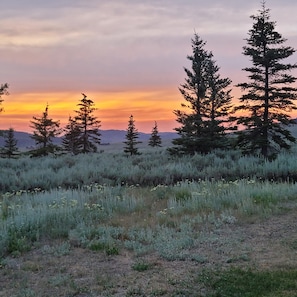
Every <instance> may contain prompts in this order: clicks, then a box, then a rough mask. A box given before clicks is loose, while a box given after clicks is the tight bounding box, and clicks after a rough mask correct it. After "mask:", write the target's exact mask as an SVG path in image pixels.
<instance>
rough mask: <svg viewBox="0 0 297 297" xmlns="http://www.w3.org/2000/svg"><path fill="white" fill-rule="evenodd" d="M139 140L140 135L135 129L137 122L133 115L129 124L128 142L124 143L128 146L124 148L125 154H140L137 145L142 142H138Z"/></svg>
mask: <svg viewBox="0 0 297 297" xmlns="http://www.w3.org/2000/svg"><path fill="white" fill-rule="evenodd" d="M138 138H139V133H138V130H137V129H136V127H135V121H134V119H133V115H131V116H130V119H129V122H128V129H127V133H126V141H124V143H125V144H126V146H125V147H124V152H125V153H128V154H130V155H131V156H132V155H139V154H140V153H139V152H138V149H137V147H136V145H137V144H139V143H141V141H137V139H138Z"/></svg>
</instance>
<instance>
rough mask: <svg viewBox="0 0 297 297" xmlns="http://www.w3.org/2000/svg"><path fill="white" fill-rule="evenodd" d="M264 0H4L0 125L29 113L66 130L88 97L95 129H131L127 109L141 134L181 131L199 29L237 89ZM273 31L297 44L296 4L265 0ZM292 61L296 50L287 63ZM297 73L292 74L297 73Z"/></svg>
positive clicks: (21, 122) (22, 127)
mask: <svg viewBox="0 0 297 297" xmlns="http://www.w3.org/2000/svg"><path fill="white" fill-rule="evenodd" d="M261 2H262V1H260V0H249V1H245V0H224V1H222V0H212V1H204V0H139V1H138V0H51V1H42V0H26V1H24V0H1V9H0V23H1V27H0V65H1V67H0V84H1V83H8V84H9V93H10V95H9V96H3V97H2V99H4V102H3V103H2V107H3V108H4V111H3V112H2V113H1V114H0V129H8V128H10V127H12V128H14V129H15V130H17V131H25V132H32V130H33V129H32V128H30V121H31V120H33V116H35V117H41V115H42V113H43V111H44V110H45V107H46V105H47V104H48V105H49V117H50V118H52V119H53V120H59V121H60V123H61V126H62V127H63V126H65V125H66V123H67V121H68V118H69V116H72V115H74V110H77V109H78V107H77V104H78V103H79V100H81V99H82V98H83V97H82V95H81V93H85V94H86V95H87V96H88V98H89V99H91V100H93V101H94V103H95V107H96V108H97V110H96V113H95V116H97V117H98V119H99V120H100V121H101V129H102V130H107V129H121V130H125V129H127V125H128V121H129V117H130V115H131V114H132V115H133V117H134V120H135V126H136V128H137V129H138V131H140V132H147V133H148V132H151V130H152V127H153V126H154V122H155V121H157V124H158V129H159V131H161V132H166V131H169V132H170V131H173V129H174V127H177V126H178V124H177V122H176V118H175V115H174V114H173V110H175V109H180V105H181V103H182V102H184V101H183V97H182V96H181V94H180V92H179V90H178V88H179V86H180V84H182V83H183V82H184V80H185V77H186V75H185V72H184V69H183V68H184V67H187V68H189V67H190V64H189V61H188V60H187V58H186V57H187V55H191V54H192V52H191V38H193V36H194V33H195V32H196V33H197V34H198V35H199V36H200V37H201V38H202V39H203V40H205V41H206V42H207V44H206V49H207V50H210V51H212V52H213V54H214V58H215V60H216V61H217V64H218V66H220V74H221V76H222V77H229V78H230V79H231V80H232V95H233V97H234V100H235V101H236V99H237V98H239V97H240V94H241V93H240V90H239V89H238V88H237V87H235V85H236V84H237V83H239V82H244V81H247V73H245V72H244V71H242V70H241V69H242V68H244V67H246V66H249V65H251V64H250V61H249V58H248V57H246V56H244V55H242V47H243V46H244V45H245V44H246V41H245V38H247V37H248V30H249V29H251V27H252V24H253V21H252V19H251V18H250V16H251V15H253V14H257V12H258V10H259V9H260V8H261ZM266 6H267V8H269V9H270V10H271V12H270V13H271V20H272V21H276V30H277V31H278V32H279V33H281V34H282V35H283V37H285V38H286V39H288V40H287V42H286V45H289V46H292V47H293V48H295V49H297V26H296V11H297V1H296V0H282V1H279V0H267V1H266ZM296 60H297V53H295V54H294V56H293V57H292V62H294V63H295V61H296ZM296 75H297V73H296Z"/></svg>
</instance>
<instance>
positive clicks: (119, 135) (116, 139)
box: [0, 129, 177, 149]
mask: <svg viewBox="0 0 297 297" xmlns="http://www.w3.org/2000/svg"><path fill="white" fill-rule="evenodd" d="M6 131H7V130H0V147H3V146H4V143H5V139H4V137H3V135H4V133H5V132H6ZM100 133H101V137H100V138H101V144H102V145H107V144H114V143H122V142H124V141H125V136H126V133H127V131H126V130H115V129H110V130H100ZM138 133H139V134H138V135H139V138H138V140H139V141H148V140H149V138H150V136H151V134H150V133H144V132H138ZM159 135H160V137H161V139H162V140H172V139H174V138H176V137H177V133H175V132H159ZM31 136H32V133H28V132H21V131H14V137H15V139H16V140H17V146H18V148H20V149H23V148H27V149H32V148H35V141H34V140H33V139H32V138H31ZM61 142H62V137H56V138H54V141H53V143H54V144H57V145H60V144H61Z"/></svg>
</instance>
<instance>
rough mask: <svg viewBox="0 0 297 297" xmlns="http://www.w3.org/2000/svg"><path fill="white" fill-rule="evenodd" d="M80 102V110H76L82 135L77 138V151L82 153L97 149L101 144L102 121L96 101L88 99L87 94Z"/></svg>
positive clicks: (76, 120)
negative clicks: (96, 113)
mask: <svg viewBox="0 0 297 297" xmlns="http://www.w3.org/2000/svg"><path fill="white" fill-rule="evenodd" d="M82 95H83V98H82V99H81V100H80V103H79V104H78V106H79V110H76V111H75V112H76V114H77V115H76V117H75V124H76V125H77V127H76V129H79V130H80V136H79V137H78V139H77V143H76V144H77V151H78V152H80V153H89V152H96V151H97V144H100V141H101V139H100V136H101V133H100V131H99V128H100V126H101V125H100V123H101V121H99V120H98V119H97V117H96V116H94V112H95V110H97V109H96V108H95V107H94V105H95V104H94V102H93V101H92V100H91V99H88V98H87V96H86V95H85V94H82Z"/></svg>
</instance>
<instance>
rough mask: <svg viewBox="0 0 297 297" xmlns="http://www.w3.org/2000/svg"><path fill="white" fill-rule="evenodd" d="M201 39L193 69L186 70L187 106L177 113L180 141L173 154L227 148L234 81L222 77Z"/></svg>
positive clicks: (183, 88) (197, 42) (194, 44)
mask: <svg viewBox="0 0 297 297" xmlns="http://www.w3.org/2000/svg"><path fill="white" fill-rule="evenodd" d="M205 44H206V42H204V41H203V40H202V39H201V38H200V36H198V35H197V34H195V35H194V38H193V39H192V50H193V55H191V56H187V59H188V60H190V61H191V64H192V69H191V70H189V69H187V68H185V69H184V70H185V72H186V75H187V77H186V79H185V83H184V84H182V85H181V87H180V88H179V90H180V92H181V94H182V96H183V97H184V99H185V100H186V103H182V107H183V110H175V111H174V114H175V115H176V117H177V122H178V123H179V124H181V126H180V127H178V128H175V130H176V131H177V133H178V134H179V136H180V137H179V138H177V139H174V140H173V141H172V143H173V144H174V145H176V146H175V147H173V148H171V149H170V152H171V153H179V154H193V153H195V152H200V153H208V152H210V151H211V150H212V149H214V148H218V147H224V146H225V145H226V141H223V140H225V139H226V133H225V132H226V130H227V127H226V126H224V125H223V123H224V122H225V121H227V116H228V115H229V113H230V112H231V99H232V98H231V96H230V91H231V90H225V89H226V88H227V87H229V85H230V84H231V81H230V79H228V78H224V79H222V78H220V75H219V73H218V72H219V67H218V66H217V65H216V63H215V61H214V60H213V54H212V52H208V51H207V50H205V48H204V47H205Z"/></svg>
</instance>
